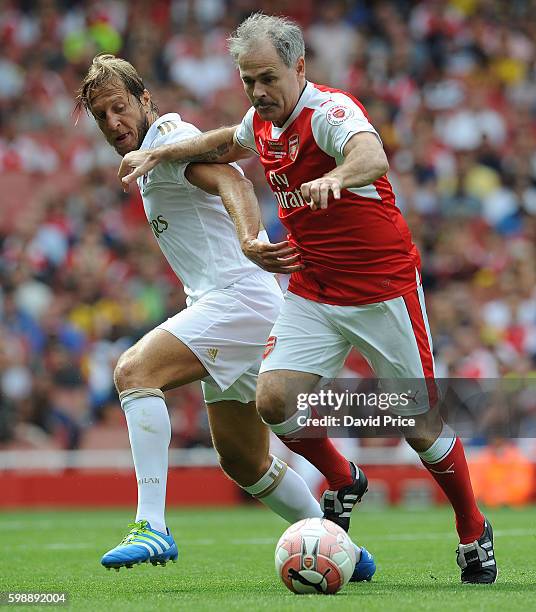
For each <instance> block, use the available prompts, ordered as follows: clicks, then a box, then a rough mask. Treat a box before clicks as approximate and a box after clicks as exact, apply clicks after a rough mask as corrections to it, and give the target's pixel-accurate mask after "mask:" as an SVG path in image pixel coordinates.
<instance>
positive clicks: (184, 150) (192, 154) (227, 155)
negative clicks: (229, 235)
mask: <svg viewBox="0 0 536 612" xmlns="http://www.w3.org/2000/svg"><path fill="white" fill-rule="evenodd" d="M235 131H236V126H233V127H223V128H218V129H217V130H212V131H210V132H206V133H204V134H199V136H195V137H194V138H188V139H187V140H181V141H178V142H174V143H172V144H168V145H162V146H160V147H156V148H154V149H147V150H144V151H132V152H130V153H127V154H126V155H125V156H124V157H123V160H122V162H121V165H120V166H119V171H118V173H117V176H118V178H119V180H120V181H121V184H122V185H123V189H125V190H126V191H128V186H129V185H130V183H132V182H133V181H135V180H136V179H137V178H138V177H140V176H143V175H144V174H147V172H149V171H150V170H152V169H153V168H154V167H155V166H156V165H157V164H159V163H160V162H164V161H168V162H169V161H177V162H183V163H184V162H213V163H218V164H227V163H229V162H233V161H238V160H239V159H244V158H246V157H250V156H252V155H253V151H250V150H249V149H246V148H244V147H241V146H240V145H239V144H238V143H237V142H236V141H235V140H234V133H235Z"/></svg>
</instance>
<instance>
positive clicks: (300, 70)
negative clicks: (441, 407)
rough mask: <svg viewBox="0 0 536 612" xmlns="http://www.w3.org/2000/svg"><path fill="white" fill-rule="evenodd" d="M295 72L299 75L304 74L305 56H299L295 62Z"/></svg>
mask: <svg viewBox="0 0 536 612" xmlns="http://www.w3.org/2000/svg"><path fill="white" fill-rule="evenodd" d="M296 74H297V75H298V76H299V77H301V76H305V58H304V57H303V56H302V57H299V58H298V61H297V62H296Z"/></svg>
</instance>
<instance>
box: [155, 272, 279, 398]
mask: <svg viewBox="0 0 536 612" xmlns="http://www.w3.org/2000/svg"><path fill="white" fill-rule="evenodd" d="M281 303H282V295H281V291H280V289H279V288H278V286H277V283H276V281H275V279H274V278H273V277H272V276H271V275H267V274H266V273H264V272H263V274H253V275H251V276H248V277H246V278H244V279H241V280H240V281H238V282H236V283H234V284H233V285H231V286H230V287H227V288H225V289H217V290H213V291H210V292H209V293H207V294H206V295H205V296H203V297H202V298H201V299H199V300H198V301H196V302H195V303H194V304H193V305H192V306H191V307H189V308H187V309H186V310H185V311H183V312H181V313H180V314H179V315H177V316H176V317H172V318H171V319H168V320H167V321H166V322H164V323H163V324H162V325H161V326H159V327H161V328H163V329H166V330H168V331H170V332H171V333H172V334H174V335H175V336H176V337H177V338H178V339H179V340H181V341H182V342H183V343H184V344H186V345H187V346H188V347H189V348H190V349H191V350H192V352H193V353H194V354H195V355H196V356H197V358H198V359H199V361H200V362H201V363H202V364H203V366H204V367H205V369H206V370H207V372H208V373H209V375H210V377H211V380H212V381H213V383H214V384H215V386H216V387H219V389H221V390H224V389H228V388H229V387H230V386H232V385H234V384H235V382H236V381H237V380H238V379H240V378H241V377H242V375H243V374H244V372H246V371H248V370H249V369H250V367H251V366H252V364H255V363H259V362H260V359H261V356H262V353H263V350H264V345H265V343H266V338H268V335H269V333H270V330H271V329H272V326H273V324H274V321H275V320H276V318H277V315H278V313H279V309H280V307H281ZM257 372H258V366H257ZM257 372H256V373H257ZM256 373H255V374H256ZM223 399H240V400H241V401H244V399H243V398H242V397H241V396H239V397H232V398H228V397H225V398H223Z"/></svg>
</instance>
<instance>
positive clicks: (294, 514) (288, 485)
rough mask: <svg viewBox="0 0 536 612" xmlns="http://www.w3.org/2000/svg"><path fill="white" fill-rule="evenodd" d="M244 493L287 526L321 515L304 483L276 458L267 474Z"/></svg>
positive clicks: (317, 504)
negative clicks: (282, 519) (254, 498)
mask: <svg viewBox="0 0 536 612" xmlns="http://www.w3.org/2000/svg"><path fill="white" fill-rule="evenodd" d="M244 490H245V491H247V492H248V493H249V494H250V495H253V496H254V497H256V498H257V499H258V500H259V501H261V502H262V503H263V504H265V505H266V506H268V508H270V510H273V511H274V512H275V513H276V514H279V516H281V517H282V518H284V519H285V520H286V521H288V522H289V523H295V522H296V521H299V520H301V519H304V518H312V517H315V516H316V517H322V516H323V512H322V510H321V509H320V504H319V503H318V501H317V500H316V499H315V498H314V497H313V495H312V493H311V491H310V490H309V487H308V486H307V485H306V484H305V480H303V478H302V477H301V476H299V475H298V474H297V473H296V472H295V471H294V470H293V469H291V468H289V467H288V465H287V464H286V463H284V462H283V461H281V459H278V458H277V457H273V460H272V464H271V465H270V469H269V470H268V471H267V472H266V474H264V476H262V477H261V478H260V480H258V481H257V482H256V483H255V484H253V485H251V486H249V487H244Z"/></svg>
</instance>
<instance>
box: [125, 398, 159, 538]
mask: <svg viewBox="0 0 536 612" xmlns="http://www.w3.org/2000/svg"><path fill="white" fill-rule="evenodd" d="M150 391H154V392H155V393H154V394H152V395H150V394H149V393H147V395H146V396H145V397H143V395H144V392H150ZM156 392H158V393H156ZM119 397H120V399H121V407H122V408H123V410H124V412H125V417H126V419H127V426H128V436H129V438H130V446H131V448H132V457H133V459H134V467H135V469H136V479H137V481H138V510H137V512H136V521H141V520H143V519H144V520H146V521H149V523H150V524H151V527H152V528H153V529H156V530H157V531H162V532H164V533H166V520H165V518H164V512H165V507H166V484H167V471H168V447H169V442H170V440H171V424H170V422H169V414H168V410H167V406H166V403H165V401H164V399H163V397H164V394H163V393H162V392H161V391H160V390H159V389H156V390H151V389H146V390H145V389H143V390H142V389H136V390H130V389H129V390H128V391H123V392H122V393H121V394H120V396H119Z"/></svg>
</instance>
